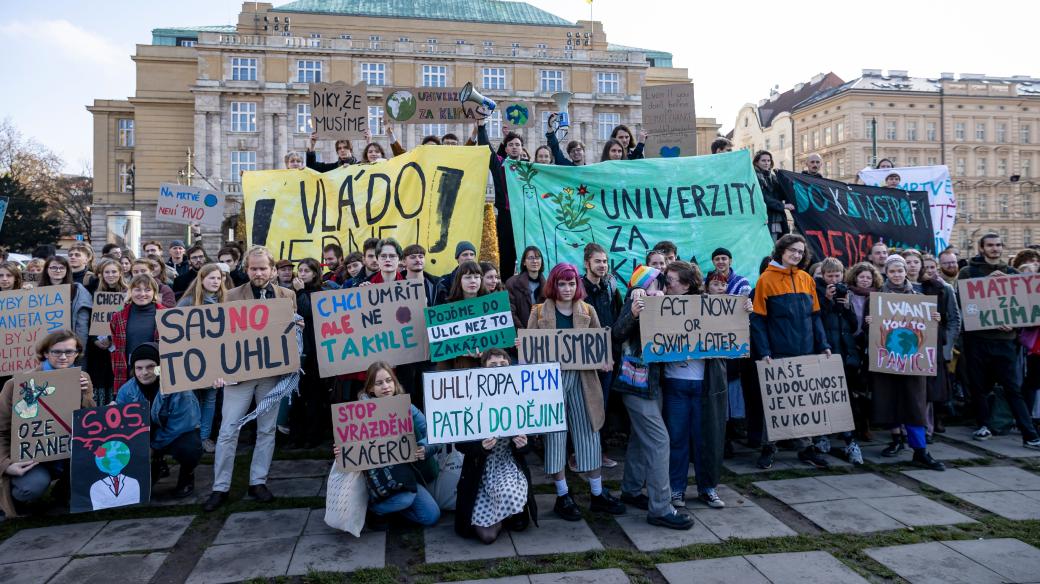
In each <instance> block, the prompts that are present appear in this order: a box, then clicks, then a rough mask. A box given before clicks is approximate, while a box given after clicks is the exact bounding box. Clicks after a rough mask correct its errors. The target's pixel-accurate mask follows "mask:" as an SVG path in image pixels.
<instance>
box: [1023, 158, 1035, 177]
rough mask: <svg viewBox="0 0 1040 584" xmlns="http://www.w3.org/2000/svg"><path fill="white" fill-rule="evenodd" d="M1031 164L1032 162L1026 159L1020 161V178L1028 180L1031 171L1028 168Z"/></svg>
mask: <svg viewBox="0 0 1040 584" xmlns="http://www.w3.org/2000/svg"><path fill="white" fill-rule="evenodd" d="M1031 164H1032V162H1031V161H1030V160H1029V159H1028V158H1025V159H1023V160H1022V172H1021V174H1022V178H1030V172H1031V170H1030V168H1029V167H1030V165H1031Z"/></svg>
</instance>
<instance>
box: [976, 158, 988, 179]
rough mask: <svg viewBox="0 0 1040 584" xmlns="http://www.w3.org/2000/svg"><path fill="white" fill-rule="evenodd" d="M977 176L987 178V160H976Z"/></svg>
mask: <svg viewBox="0 0 1040 584" xmlns="http://www.w3.org/2000/svg"><path fill="white" fill-rule="evenodd" d="M975 176H986V159H985V158H983V157H981V156H980V157H978V158H976V159H975Z"/></svg>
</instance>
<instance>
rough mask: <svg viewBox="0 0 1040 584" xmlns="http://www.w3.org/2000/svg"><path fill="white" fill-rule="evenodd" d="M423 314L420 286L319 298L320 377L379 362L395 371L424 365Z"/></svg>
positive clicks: (315, 298)
mask: <svg viewBox="0 0 1040 584" xmlns="http://www.w3.org/2000/svg"><path fill="white" fill-rule="evenodd" d="M425 308H426V290H425V288H424V287H423V282H422V281H421V280H401V281H398V282H387V283H385V284H373V285H371V286H364V287H361V288H344V289H340V290H328V291H325V292H315V293H314V294H312V295H311V312H312V313H313V315H314V343H315V345H316V346H317V349H318V355H317V356H318V371H319V372H320V374H321V376H322V377H333V376H335V375H343V374H344V373H354V372H357V371H364V370H366V369H368V366H369V365H371V364H372V363H375V362H376V361H386V362H387V363H389V364H390V365H392V366H394V367H396V366H398V365H405V364H407V363H416V362H418V361H425V360H426V358H427V355H428V354H429V351H430V347H429V343H427V341H426V321H425V320H424V317H423V310H424V309H425Z"/></svg>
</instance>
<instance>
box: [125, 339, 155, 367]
mask: <svg viewBox="0 0 1040 584" xmlns="http://www.w3.org/2000/svg"><path fill="white" fill-rule="evenodd" d="M142 359H148V360H149V361H154V362H155V364H156V365H158V364H159V345H157V344H155V343H141V344H140V345H138V346H137V348H136V349H134V350H133V352H132V353H130V363H129V366H130V369H131V370H133V368H134V364H136V363H137V362H138V361H140V360H142Z"/></svg>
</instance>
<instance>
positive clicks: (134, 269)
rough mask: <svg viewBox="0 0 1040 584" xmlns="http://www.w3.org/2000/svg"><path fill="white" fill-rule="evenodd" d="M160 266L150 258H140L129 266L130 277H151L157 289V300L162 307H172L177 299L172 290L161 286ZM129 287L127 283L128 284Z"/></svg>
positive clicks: (161, 269) (163, 285)
mask: <svg viewBox="0 0 1040 584" xmlns="http://www.w3.org/2000/svg"><path fill="white" fill-rule="evenodd" d="M162 271H163V268H162V264H160V263H159V262H157V261H155V260H153V259H152V258H141V259H139V260H136V261H134V263H133V264H131V268H130V276H131V279H133V278H136V277H137V276H151V277H152V278H153V279H154V280H155V283H156V285H157V286H158V287H159V296H158V297H159V300H160V301H161V302H162V305H163V306H174V305H175V304H176V303H177V299H176V297H175V295H174V293H173V289H172V288H170V287H169V286H167V285H166V284H163V283H162V281H161V277H162V276H161V275H162ZM128 285H129V283H128Z"/></svg>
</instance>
